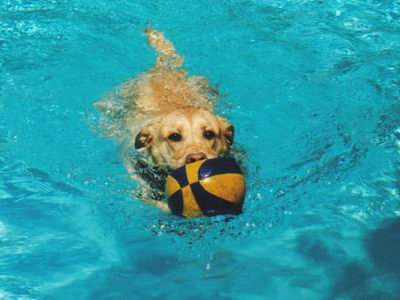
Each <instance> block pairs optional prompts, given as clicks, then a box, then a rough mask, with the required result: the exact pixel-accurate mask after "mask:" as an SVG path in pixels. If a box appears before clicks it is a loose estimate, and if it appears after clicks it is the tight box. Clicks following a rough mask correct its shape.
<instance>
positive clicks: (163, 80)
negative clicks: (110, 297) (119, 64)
mask: <svg viewBox="0 0 400 300" xmlns="http://www.w3.org/2000/svg"><path fill="white" fill-rule="evenodd" d="M145 34H146V36H147V42H148V44H149V45H150V46H151V47H152V48H153V49H155V51H156V52H157V53H158V57H157V59H156V62H155V64H154V67H152V68H151V69H149V70H147V71H146V72H144V73H143V74H141V75H139V76H138V77H136V78H135V79H132V80H129V81H127V82H125V83H123V84H121V85H120V86H118V87H116V88H115V89H114V90H113V91H112V92H111V93H109V94H108V95H107V96H106V97H105V98H104V99H102V100H100V101H98V102H96V103H95V106H96V107H97V109H98V110H99V111H100V112H102V113H103V115H102V117H101V118H100V120H99V124H100V128H101V131H102V133H103V134H105V135H106V136H108V137H117V140H118V142H119V144H120V147H121V156H122V161H123V164H124V166H125V167H126V169H127V170H128V172H129V173H130V175H131V178H132V179H133V180H135V181H136V182H138V184H139V186H141V187H142V188H141V191H142V193H141V194H140V195H139V198H142V200H143V201H145V202H147V203H150V204H153V205H156V206H158V207H160V208H162V209H164V210H168V208H167V205H166V204H165V203H164V202H162V201H161V202H160V201H158V200H162V198H163V192H164V184H165V178H166V176H167V174H168V172H169V171H170V170H172V169H176V168H178V167H181V166H183V165H185V164H187V163H191V162H195V161H199V160H203V159H212V158H217V157H224V156H227V155H229V153H230V151H231V149H232V145H233V142H234V127H233V125H232V124H231V123H229V122H228V121H227V120H226V119H225V118H223V117H221V116H218V115H217V114H216V113H215V110H216V109H215V106H216V105H215V104H216V101H217V99H218V97H219V93H218V89H217V88H215V87H212V86H211V85H210V83H209V81H208V79H207V78H206V77H203V76H188V73H187V71H185V70H184V69H183V68H182V66H183V62H184V58H183V57H182V56H180V55H179V54H178V53H177V52H176V50H175V47H174V45H173V44H172V43H171V42H170V41H169V40H167V39H166V38H165V37H164V34H163V33H162V32H159V31H156V30H154V29H150V28H147V29H145ZM143 187H144V188H143ZM146 187H147V189H146ZM143 190H146V192H144V193H143ZM135 196H136V197H138V194H136V195H135ZM149 198H153V199H149Z"/></svg>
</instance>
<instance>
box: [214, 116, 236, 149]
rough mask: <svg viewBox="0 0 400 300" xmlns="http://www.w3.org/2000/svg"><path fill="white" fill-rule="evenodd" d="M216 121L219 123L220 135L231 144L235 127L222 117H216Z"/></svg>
mask: <svg viewBox="0 0 400 300" xmlns="http://www.w3.org/2000/svg"><path fill="white" fill-rule="evenodd" d="M218 121H219V123H220V125H221V130H222V135H223V136H224V138H225V141H226V143H227V144H228V145H229V146H231V145H232V144H233V139H234V137H235V128H234V127H233V125H232V124H231V123H229V122H228V121H227V120H226V119H224V118H221V117H218Z"/></svg>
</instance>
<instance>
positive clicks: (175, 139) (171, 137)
mask: <svg viewBox="0 0 400 300" xmlns="http://www.w3.org/2000/svg"><path fill="white" fill-rule="evenodd" d="M168 139H169V140H170V141H173V142H179V141H180V140H181V139H182V136H181V135H180V134H179V133H172V134H170V135H169V136H168Z"/></svg>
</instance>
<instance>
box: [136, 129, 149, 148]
mask: <svg viewBox="0 0 400 300" xmlns="http://www.w3.org/2000/svg"><path fill="white" fill-rule="evenodd" d="M152 144H153V135H152V134H151V133H150V130H149V129H148V128H143V129H142V130H140V131H139V133H138V134H137V135H136V138H135V149H141V148H144V147H149V146H151V145H152Z"/></svg>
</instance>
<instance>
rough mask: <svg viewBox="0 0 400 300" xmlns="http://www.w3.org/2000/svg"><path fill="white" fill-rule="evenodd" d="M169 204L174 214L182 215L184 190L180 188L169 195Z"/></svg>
mask: <svg viewBox="0 0 400 300" xmlns="http://www.w3.org/2000/svg"><path fill="white" fill-rule="evenodd" d="M168 206H169V208H170V210H171V212H172V213H173V214H174V215H178V216H182V212H183V197H182V190H178V191H177V192H175V193H174V194H172V195H171V196H170V197H169V200H168Z"/></svg>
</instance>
